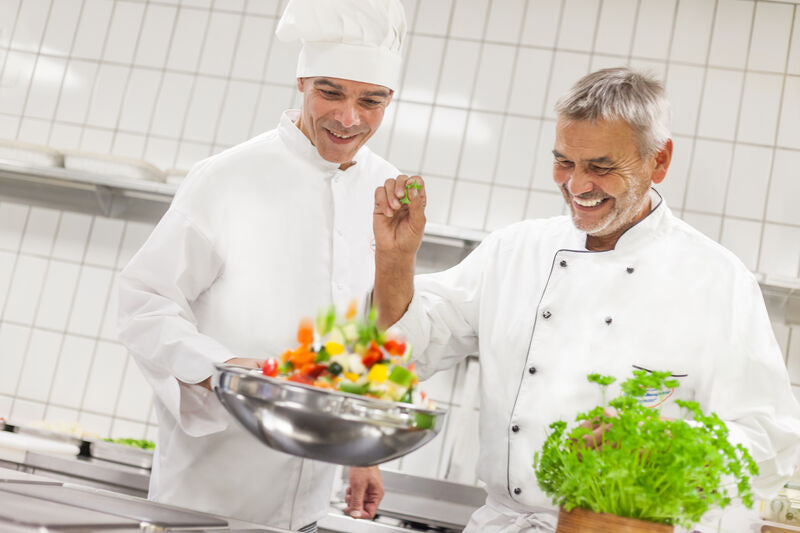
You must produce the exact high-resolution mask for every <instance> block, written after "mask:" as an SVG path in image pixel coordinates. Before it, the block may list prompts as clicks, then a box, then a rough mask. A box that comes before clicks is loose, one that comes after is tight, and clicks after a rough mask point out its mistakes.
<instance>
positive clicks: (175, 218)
mask: <svg viewBox="0 0 800 533" xmlns="http://www.w3.org/2000/svg"><path fill="white" fill-rule="evenodd" d="M222 268H223V261H222V258H221V257H220V256H219V254H218V253H217V252H216V251H215V249H214V246H213V245H212V243H211V241H210V240H209V239H208V238H207V237H206V236H205V235H204V234H203V233H202V232H201V231H200V229H199V228H198V227H196V226H195V225H194V224H192V222H191V221H190V220H189V219H188V218H187V217H186V216H185V215H183V214H182V213H181V212H179V211H178V210H176V209H175V208H170V209H169V210H168V211H167V213H166V215H164V218H163V219H162V220H161V221H160V222H159V224H158V225H157V226H156V228H155V230H154V231H153V233H152V234H151V235H150V237H149V238H148V240H147V242H146V243H145V244H144V246H143V247H142V248H141V249H140V250H139V251H138V252H137V253H136V255H135V256H134V257H133V259H131V261H130V263H129V264H128V265H127V266H126V267H125V269H124V270H123V271H122V272H121V273H120V276H119V315H118V327H119V338H120V341H121V342H122V343H123V344H124V345H125V346H126V347H127V348H128V350H129V351H130V352H131V354H132V355H133V357H134V359H135V360H136V362H137V364H138V365H139V367H140V368H141V370H142V372H143V374H144V375H145V377H146V378H147V380H148V381H149V382H150V384H151V385H152V386H153V389H154V390H155V393H156V395H157V396H158V398H159V399H160V400H161V402H162V403H163V404H164V405H165V406H166V408H167V409H168V410H169V412H170V413H171V414H172V416H173V417H174V418H175V420H176V421H177V422H178V424H179V425H180V427H181V428H182V429H183V430H184V431H186V432H187V433H188V434H190V435H194V436H201V435H206V434H210V433H214V432H216V431H221V430H223V429H225V427H227V417H226V416H225V415H224V408H223V407H222V406H221V405H220V404H219V402H217V400H216V398H215V397H214V393H213V392H211V391H209V390H207V389H205V388H203V387H199V386H193V385H192V384H194V383H198V382H200V381H203V380H204V379H206V378H207V377H209V376H211V375H212V374H213V372H214V367H213V363H215V362H223V361H226V360H228V359H230V358H231V357H232V355H231V353H230V351H229V350H228V349H226V348H225V346H223V345H222V344H220V343H219V342H217V341H215V340H214V339H212V338H211V337H209V336H207V335H204V334H202V333H200V332H199V331H198V329H197V321H196V319H195V316H194V313H193V311H192V302H194V300H195V299H197V298H198V297H199V296H200V295H201V294H202V293H203V292H204V291H205V290H207V289H208V288H209V287H210V286H211V285H212V284H213V283H214V281H215V280H216V279H217V277H218V276H219V275H220V274H221V272H222Z"/></svg>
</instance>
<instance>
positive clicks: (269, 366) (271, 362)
mask: <svg viewBox="0 0 800 533" xmlns="http://www.w3.org/2000/svg"><path fill="white" fill-rule="evenodd" d="M261 371H262V372H263V373H264V375H265V376H269V377H271V378H274V377H275V376H277V375H278V360H277V359H274V358H272V357H270V358H269V359H267V360H265V361H264V366H262V367H261Z"/></svg>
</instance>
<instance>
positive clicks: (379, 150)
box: [367, 104, 397, 159]
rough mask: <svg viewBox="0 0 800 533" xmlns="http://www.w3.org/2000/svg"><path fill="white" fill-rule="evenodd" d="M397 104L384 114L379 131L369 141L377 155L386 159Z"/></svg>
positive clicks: (369, 145)
mask: <svg viewBox="0 0 800 533" xmlns="http://www.w3.org/2000/svg"><path fill="white" fill-rule="evenodd" d="M396 111H397V104H390V105H389V107H387V108H386V111H385V112H384V114H383V120H382V121H381V124H380V127H379V128H378V131H376V132H375V134H374V135H373V136H372V137H371V138H370V139H369V143H368V144H367V146H368V147H369V149H370V150H372V151H373V152H374V153H375V154H377V155H379V156H380V157H383V158H384V159H386V157H387V154H388V152H389V141H390V140H391V136H392V129H393V128H394V117H395V115H396V114H397V113H396Z"/></svg>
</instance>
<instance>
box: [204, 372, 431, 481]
mask: <svg viewBox="0 0 800 533" xmlns="http://www.w3.org/2000/svg"><path fill="white" fill-rule="evenodd" d="M215 366H216V373H215V376H214V378H215V381H214V390H215V391H216V393H217V397H218V398H219V400H220V402H221V403H222V405H224V406H225V408H226V409H227V410H228V411H229V412H230V413H231V414H232V415H233V416H234V417H236V419H237V420H238V421H239V422H241V423H242V425H244V427H245V428H246V429H247V430H248V431H249V432H250V433H252V434H253V435H255V436H256V437H257V438H258V439H259V440H261V441H262V442H263V443H264V444H266V445H267V446H270V447H271V448H274V449H276V450H279V451H282V452H285V453H289V454H292V455H297V456H300V457H307V458H309V459H316V460H319V461H325V462H329V463H336V464H342V465H349V466H371V465H376V464H379V463H383V462H386V461H390V460H392V459H396V458H397V457H400V456H403V455H405V454H407V453H409V452H411V451H413V450H415V449H417V448H419V447H420V446H422V445H423V444H425V443H426V442H428V441H430V440H431V439H432V438H434V437H435V436H436V434H437V433H438V432H439V431H440V430H441V429H442V427H443V425H444V416H445V414H446V412H445V411H444V410H441V409H435V410H428V409H422V408H420V407H415V406H413V405H411V404H404V403H395V402H386V401H382V400H375V399H372V398H367V397H363V396H357V395H354V394H348V393H344V392H339V391H332V390H328V389H321V388H318V387H313V386H310V385H303V384H301V383H294V382H290V381H285V380H281V379H275V378H269V377H267V376H264V375H263V374H261V372H260V371H257V370H253V369H251V368H244V367H239V366H235V365H226V364H217V365H215Z"/></svg>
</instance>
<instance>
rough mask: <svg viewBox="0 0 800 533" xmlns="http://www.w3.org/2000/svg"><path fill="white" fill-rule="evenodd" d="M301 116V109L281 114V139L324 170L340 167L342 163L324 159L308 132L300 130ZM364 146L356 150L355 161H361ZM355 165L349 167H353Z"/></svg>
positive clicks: (294, 150)
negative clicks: (307, 134)
mask: <svg viewBox="0 0 800 533" xmlns="http://www.w3.org/2000/svg"><path fill="white" fill-rule="evenodd" d="M299 117H300V110H299V109H288V110H286V111H284V112H283V114H282V115H281V121H280V124H279V125H278V133H279V135H280V137H281V140H282V141H283V142H284V144H286V146H288V147H289V149H290V150H292V151H293V152H295V153H296V154H297V155H298V156H299V157H301V158H303V159H305V160H307V161H309V162H310V163H312V164H313V165H314V166H316V167H317V168H319V169H320V170H322V171H334V170H338V169H339V165H341V163H332V162H330V161H326V160H325V159H323V157H322V156H321V155H319V151H317V148H316V147H315V146H314V145H313V144H311V141H310V140H309V138H308V137H306V134H305V133H303V132H302V131H300V128H298V127H297V126H296V125H295V122H297V119H298V118H299ZM363 152H364V147H363V146H362V147H361V149H359V150H358V152H356V155H355V157H354V158H353V161H355V162H356V163H358V162H359V161H361V159H362V157H363ZM354 166H355V165H353V166H351V167H349V168H353V167H354Z"/></svg>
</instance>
